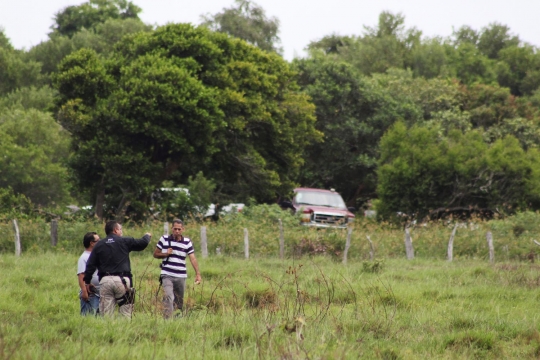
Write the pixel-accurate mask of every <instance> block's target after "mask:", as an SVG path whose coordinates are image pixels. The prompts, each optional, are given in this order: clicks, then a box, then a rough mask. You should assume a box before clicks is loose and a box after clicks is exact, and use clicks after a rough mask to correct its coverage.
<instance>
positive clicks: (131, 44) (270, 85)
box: [55, 24, 318, 215]
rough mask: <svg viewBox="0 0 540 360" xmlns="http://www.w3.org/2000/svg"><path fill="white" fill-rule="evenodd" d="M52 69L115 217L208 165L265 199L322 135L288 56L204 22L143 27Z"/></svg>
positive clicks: (77, 160) (219, 179)
mask: <svg viewBox="0 0 540 360" xmlns="http://www.w3.org/2000/svg"><path fill="white" fill-rule="evenodd" d="M55 79H56V80H55V83H56V86H57V88H58V91H59V93H60V97H59V101H58V113H57V114H58V120H59V121H60V122H61V123H62V124H63V125H64V126H65V128H66V129H68V130H69V131H70V132H71V133H72V134H73V136H74V140H75V141H74V151H75V156H74V158H73V162H72V167H73V169H74V170H75V172H76V173H77V174H78V179H79V185H80V186H81V188H83V189H86V190H88V191H90V192H91V193H93V194H94V196H96V199H97V200H96V204H97V210H98V212H99V211H100V209H101V205H102V202H103V201H104V197H105V196H109V195H111V196H112V195H114V194H116V195H117V196H118V197H121V198H122V200H121V201H120V203H119V205H118V206H116V209H115V212H116V213H117V215H122V213H123V209H124V208H125V206H126V204H127V203H128V202H129V201H131V204H132V205H134V204H135V202H137V201H140V203H139V204H140V205H141V206H140V207H139V208H140V209H141V208H143V206H142V205H143V204H144V203H148V195H149V193H150V192H151V191H152V190H153V189H155V188H156V187H159V186H160V184H161V183H162V182H163V181H164V180H174V181H175V182H176V183H186V180H187V179H188V177H189V176H190V175H195V174H197V173H198V172H199V171H201V170H202V171H204V174H205V175H206V176H207V177H208V178H213V179H214V180H215V181H216V185H217V187H218V188H220V189H221V190H220V191H223V192H226V193H228V194H232V195H234V194H235V193H240V192H243V195H244V196H245V197H254V198H256V199H257V200H259V201H268V200H270V199H272V198H273V197H274V196H275V194H276V192H285V191H287V190H289V189H290V188H291V187H292V186H293V180H294V178H295V176H296V174H297V172H298V169H299V167H300V166H301V164H302V162H303V159H302V157H301V154H302V150H303V148H304V147H305V146H306V145H307V144H308V143H310V142H312V141H314V140H316V139H317V137H318V133H317V132H316V130H315V129H314V121H315V118H314V116H313V112H314V107H313V105H311V104H310V102H309V101H308V98H307V97H306V96H305V95H303V94H301V93H299V91H298V90H299V89H298V87H297V85H296V84H295V82H294V74H293V72H292V71H291V70H290V69H289V66H288V64H287V63H286V62H285V61H284V60H283V59H281V58H280V57H279V56H278V55H276V54H272V53H265V52H263V51H261V50H260V49H257V48H256V47H254V46H251V45H249V44H247V43H246V42H244V41H242V40H237V39H232V38H230V37H228V36H227V35H225V34H220V33H214V32H211V31H209V30H208V29H206V28H205V27H199V28H195V27H193V26H191V25H188V24H179V25H168V26H164V27H161V28H158V29H157V30H156V31H155V32H153V33H148V34H144V33H139V34H137V35H134V36H131V37H127V38H124V39H123V40H122V41H121V42H120V43H118V44H117V46H116V47H115V51H114V53H113V54H111V56H110V57H109V58H108V59H104V58H103V57H100V56H99V55H98V54H96V53H95V52H94V51H91V50H80V51H78V52H76V53H74V54H73V55H70V56H69V57H67V58H66V60H64V61H63V62H62V64H61V65H60V72H59V74H58V75H57V76H56V78H55ZM119 194H121V196H119ZM140 211H143V210H142V209H141V210H140Z"/></svg>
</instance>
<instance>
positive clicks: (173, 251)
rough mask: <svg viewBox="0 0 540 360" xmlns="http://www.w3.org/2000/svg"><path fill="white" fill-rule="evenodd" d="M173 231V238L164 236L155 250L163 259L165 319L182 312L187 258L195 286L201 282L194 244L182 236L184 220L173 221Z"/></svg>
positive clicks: (157, 257)
mask: <svg viewBox="0 0 540 360" xmlns="http://www.w3.org/2000/svg"><path fill="white" fill-rule="evenodd" d="M172 231H173V235H172V236H170V235H169V236H162V237H161V238H160V239H159V242H158V243H157V246H156V249H155V250H154V257H155V258H156V259H163V261H162V262H161V274H160V277H159V280H160V282H161V283H162V285H163V292H164V296H163V316H164V317H165V319H168V318H170V317H171V315H172V313H173V311H174V308H176V309H178V310H179V311H181V310H182V306H183V304H184V291H185V287H186V278H187V269H186V257H188V256H189V261H190V262H191V266H193V269H194V270H195V284H200V282H201V273H200V271H199V264H198V263H197V259H196V258H195V250H194V249H193V244H192V243H191V240H190V239H189V238H187V237H184V236H183V235H182V232H183V231H184V224H183V222H182V220H179V219H174V220H173V229H172ZM177 315H179V314H177Z"/></svg>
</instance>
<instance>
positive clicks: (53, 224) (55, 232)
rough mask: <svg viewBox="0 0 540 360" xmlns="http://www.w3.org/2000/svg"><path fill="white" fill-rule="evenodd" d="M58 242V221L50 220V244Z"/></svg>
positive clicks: (53, 244) (54, 244)
mask: <svg viewBox="0 0 540 360" xmlns="http://www.w3.org/2000/svg"><path fill="white" fill-rule="evenodd" d="M56 244H58V221H56V220H51V245H52V246H56Z"/></svg>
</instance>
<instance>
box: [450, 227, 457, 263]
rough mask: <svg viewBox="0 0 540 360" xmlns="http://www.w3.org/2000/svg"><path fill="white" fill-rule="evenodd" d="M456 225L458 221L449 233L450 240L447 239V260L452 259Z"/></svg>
mask: <svg viewBox="0 0 540 360" xmlns="http://www.w3.org/2000/svg"><path fill="white" fill-rule="evenodd" d="M457 227H458V223H456V225H454V229H453V230H452V234H451V235H450V240H448V261H452V260H453V259H454V236H456V229H457Z"/></svg>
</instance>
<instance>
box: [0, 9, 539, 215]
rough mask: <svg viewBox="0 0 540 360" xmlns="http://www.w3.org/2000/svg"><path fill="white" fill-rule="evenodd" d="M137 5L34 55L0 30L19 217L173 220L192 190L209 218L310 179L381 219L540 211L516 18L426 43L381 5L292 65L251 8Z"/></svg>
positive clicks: (535, 98)
mask: <svg viewBox="0 0 540 360" xmlns="http://www.w3.org/2000/svg"><path fill="white" fill-rule="evenodd" d="M140 11H141V9H140V8H138V7H137V6H136V5H134V4H133V3H131V2H127V1H122V0H90V1H89V2H87V3H84V4H81V5H78V6H70V7H67V8H65V9H61V10H60V11H59V12H58V13H57V14H56V16H55V21H54V24H53V25H52V27H51V33H50V34H49V39H48V40H47V41H45V42H42V43H40V44H38V45H36V46H34V47H32V48H31V49H29V50H24V51H23V50H17V49H14V48H13V47H12V46H11V44H10V41H9V39H7V38H6V37H5V35H4V34H3V33H0V154H2V156H0V169H1V171H0V213H2V214H4V215H3V216H4V217H7V218H9V217H11V216H13V214H15V213H18V214H20V213H24V214H33V213H35V211H36V208H38V210H40V209H41V210H40V212H41V213H43V212H45V213H46V212H47V211H49V210H47V211H45V210H43V209H42V208H52V207H55V206H56V207H57V208H60V207H61V206H65V205H66V204H69V203H77V204H80V205H84V204H92V205H93V209H94V211H95V213H96V215H97V216H98V217H100V218H104V217H116V218H117V219H120V220H122V219H124V218H125V217H126V216H128V217H130V218H131V219H133V220H143V219H147V218H149V217H151V216H154V217H163V218H167V217H168V216H170V212H171V209H170V208H168V209H164V208H159V207H158V205H156V201H157V200H156V199H157V198H156V195H155V194H156V189H160V188H163V187H177V186H182V187H188V188H189V189H190V191H191V195H192V197H193V199H192V200H191V203H190V205H191V206H193V207H198V208H199V209H200V208H201V207H204V206H206V204H208V203H209V202H210V201H211V202H214V203H218V204H225V203H228V202H245V203H248V204H255V203H265V202H266V203H270V202H275V201H278V200H279V199H284V198H287V197H289V196H290V191H291V189H292V188H293V187H294V186H296V185H302V186H309V187H322V188H335V189H336V190H338V191H339V192H341V193H342V195H343V196H344V198H345V200H346V201H347V202H348V204H349V205H351V206H355V207H357V208H358V209H363V208H368V207H371V208H374V209H376V210H377V211H378V213H379V215H380V216H382V217H392V216H393V215H394V214H396V213H401V214H407V215H409V216H414V217H424V216H431V217H433V218H437V217H441V216H444V215H445V214H449V213H455V212H459V213H461V214H466V215H471V214H473V213H480V214H482V215H487V216H493V215H495V214H497V213H498V214H509V213H513V212H515V211H519V210H525V209H530V210H537V209H538V208H539V207H540V166H539V165H540V164H539V163H540V154H539V152H538V145H539V144H540V127H539V124H540V90H538V89H539V87H540V54H539V52H538V48H537V47H536V46H533V45H531V44H527V43H525V42H523V41H521V40H520V39H519V37H518V36H517V35H514V34H512V33H511V30H510V29H509V28H508V27H507V26H504V25H502V24H497V23H493V24H490V25H488V26H486V27H485V28H483V29H479V30H477V29H472V28H470V27H462V28H459V29H458V30H456V31H455V32H454V34H452V36H450V37H449V38H442V37H436V38H427V37H425V36H423V35H422V32H421V31H420V30H418V29H415V28H407V27H406V26H405V18H404V17H403V16H402V15H401V14H392V13H388V12H383V13H381V15H380V17H379V23H378V24H377V25H376V26H374V27H365V28H364V31H363V32H362V33H361V34H359V35H351V36H341V35H335V34H329V35H328V36H326V37H324V38H323V39H318V40H314V41H313V42H311V43H310V44H308V46H307V49H308V56H307V57H305V58H299V59H295V60H293V61H291V62H287V61H285V60H284V59H283V58H282V57H281V55H280V52H281V48H280V43H279V20H278V19H276V18H268V17H267V16H266V15H265V12H264V9H262V8H261V7H260V6H258V5H257V4H255V3H253V2H251V1H244V0H237V1H236V3H235V4H234V5H233V6H231V7H230V8H226V9H223V10H222V11H221V12H219V13H217V14H213V15H211V14H206V15H203V16H202V25H201V26H198V27H194V26H192V25H189V24H169V25H166V26H162V27H158V28H153V27H152V26H149V25H147V24H144V23H143V22H142V21H141V20H140V19H139V17H138V14H139V13H140ZM182 184H184V185H182ZM184 197H185V196H184ZM185 200H186V199H185V198H184V199H182V201H183V204H185V202H186V201H185ZM174 202H175V201H174V199H173V200H171V201H170V203H174ZM177 202H178V201H177ZM158 208H159V209H158ZM157 209H158V210H160V211H159V212H158V211H157Z"/></svg>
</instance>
